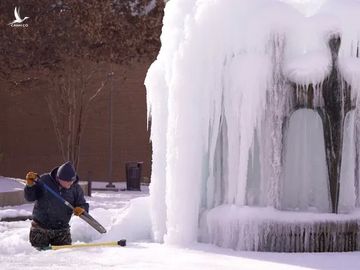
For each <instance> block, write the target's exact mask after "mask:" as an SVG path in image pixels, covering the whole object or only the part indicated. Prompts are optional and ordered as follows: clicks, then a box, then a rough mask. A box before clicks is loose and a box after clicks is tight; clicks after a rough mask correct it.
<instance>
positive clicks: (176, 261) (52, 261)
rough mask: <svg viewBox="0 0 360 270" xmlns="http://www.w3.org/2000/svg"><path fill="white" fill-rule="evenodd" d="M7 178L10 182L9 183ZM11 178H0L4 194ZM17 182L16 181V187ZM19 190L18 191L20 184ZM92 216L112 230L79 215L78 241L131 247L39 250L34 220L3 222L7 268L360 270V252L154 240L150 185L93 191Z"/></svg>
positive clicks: (19, 211)
mask: <svg viewBox="0 0 360 270" xmlns="http://www.w3.org/2000/svg"><path fill="white" fill-rule="evenodd" d="M6 180H7V181H6ZM10 181H13V180H10V179H4V178H1V179H0V192H5V190H6V191H9V189H11V188H10V184H9V182H10ZM13 184H14V183H13ZM14 185H15V187H13V188H15V189H16V188H18V186H17V185H16V184H14ZM87 200H88V201H89V203H90V205H91V208H90V211H91V214H92V215H93V216H94V217H95V218H96V219H98V220H99V221H100V222H101V223H102V224H103V225H104V226H105V227H106V229H107V230H108V233H107V234H105V235H100V234H98V233H97V232H96V231H95V230H93V229H92V228H91V227H89V226H88V225H87V224H86V223H84V222H83V221H82V220H81V219H78V218H76V217H74V218H73V219H72V221H71V229H72V236H73V241H74V243H85V242H104V241H117V240H120V239H122V238H126V239H127V241H128V245H127V246H126V247H92V248H81V249H63V250H57V251H42V252H40V251H37V250H35V249H33V248H32V247H31V246H30V244H29V242H28V233H29V227H30V221H18V222H0V239H1V240H0V262H1V269H150V270H151V269H181V270H186V269H221V270H226V269H360V252H350V253H318V254H314V253H312V254H310V253H308V254H306V253H303V254H299V253H297V254H289V253H260V252H239V251H233V250H229V249H222V248H218V247H215V246H211V245H206V244H198V243H196V244H192V245H190V246H187V247H176V246H170V245H162V244H157V243H153V242H152V241H151V240H150V227H151V225H150V217H149V203H148V187H147V186H142V191H141V192H136V191H132V192H130V191H120V192H105V191H101V192H93V196H92V197H88V198H87ZM31 209H32V204H25V205H21V206H16V207H3V208H0V217H1V216H8V213H9V211H11V212H12V216H16V215H24V214H29V213H30V212H31Z"/></svg>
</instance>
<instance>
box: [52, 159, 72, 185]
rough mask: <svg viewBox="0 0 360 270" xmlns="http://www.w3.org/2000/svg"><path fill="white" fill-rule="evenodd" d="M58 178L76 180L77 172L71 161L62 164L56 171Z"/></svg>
mask: <svg viewBox="0 0 360 270" xmlns="http://www.w3.org/2000/svg"><path fill="white" fill-rule="evenodd" d="M56 176H57V178H58V179H61V180H63V181H68V182H70V181H75V180H76V172H75V169H74V167H73V165H72V164H71V162H70V161H68V162H66V163H64V164H63V165H61V166H60V167H59V169H58V171H57V173H56Z"/></svg>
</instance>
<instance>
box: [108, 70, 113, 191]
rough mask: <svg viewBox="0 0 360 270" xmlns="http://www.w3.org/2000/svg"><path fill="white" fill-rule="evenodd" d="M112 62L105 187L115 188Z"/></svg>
mask: <svg viewBox="0 0 360 270" xmlns="http://www.w3.org/2000/svg"><path fill="white" fill-rule="evenodd" d="M112 65H113V64H112V63H111V64H110V66H111V73H110V74H111V82H110V90H109V171H108V180H109V183H108V184H107V185H106V187H107V188H115V185H114V184H113V183H112V170H113V168H112V165H113V164H112V163H113V125H112V122H113V112H112V92H113V87H114V72H113V66H112Z"/></svg>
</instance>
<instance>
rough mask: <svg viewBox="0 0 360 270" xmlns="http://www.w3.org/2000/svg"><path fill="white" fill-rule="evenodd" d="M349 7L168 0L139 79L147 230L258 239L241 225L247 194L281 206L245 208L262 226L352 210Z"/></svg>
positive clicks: (187, 239)
mask: <svg viewBox="0 0 360 270" xmlns="http://www.w3.org/2000/svg"><path fill="white" fill-rule="evenodd" d="M358 14H360V2H359V1H355V0H352V1H350V0H347V1H335V0H333V1H332V0H328V1H326V0H319V1H296V0H283V1H280V0H268V1H265V0H227V1H221V0H211V1H210V0H171V1H169V2H167V4H166V8H165V17H164V21H163V22H164V26H163V31H162V35H161V42H162V47H161V50H160V53H159V55H158V57H157V60H156V61H155V62H154V63H153V64H152V66H151V67H150V69H149V71H148V75H147V77H146V81H145V84H146V88H147V103H148V117H149V121H150V122H151V141H152V144H153V164H152V176H151V180H152V183H151V187H150V195H151V204H152V212H151V217H152V233H153V238H154V240H155V241H158V242H163V241H164V242H166V243H174V244H187V243H191V242H194V241H197V240H200V241H205V242H212V243H216V244H218V245H220V246H224V247H233V248H236V249H250V250H262V248H260V247H259V245H261V240H260V238H259V237H260V236H259V234H260V232H259V234H257V233H251V234H249V233H240V232H247V231H246V230H245V228H247V227H249V223H248V222H247V219H246V218H244V217H246V213H247V211H248V208H249V207H250V208H251V209H253V210H254V211H253V212H252V213H253V214H252V215H250V216H260V217H261V216H263V215H264V214H263V212H264V211H265V212H266V211H267V212H268V215H270V216H272V214H271V213H273V211H279V212H276V213H277V214H276V215H273V218H272V219H267V220H266V221H264V222H263V223H261V222H259V223H257V222H256V220H258V219H256V218H255V219H252V221H251V222H255V223H256V224H257V226H255V225H252V226H250V227H251V228H253V229H254V230H255V228H260V227H261V226H262V227H261V228H263V229H262V233H261V234H262V235H263V234H264V233H263V232H264V230H265V231H266V230H268V229H269V226H270V225H266V224H273V223H274V222H273V223H272V222H269V220H270V221H276V217H277V216H281V215H283V217H288V219H287V220H286V222H285V221H284V222H285V224H295V225H294V226H295V227H296V228H299V227H298V226H300V229H301V230H303V231H304V232H305V234H306V233H307V234H308V235H310V233H311V232H312V229H311V226H312V225H309V224H313V222H317V221H316V220H315V221H314V220H313V218H312V216H311V215H310V216H309V215H306V213H309V212H310V213H311V212H315V213H318V214H319V215H320V216H321V217H324V219H323V221H325V220H329V219H330V220H331V218H329V216H330V217H333V219H334V220H333V221H332V222H335V223H336V222H337V220H339V219H341V217H342V218H344V219H346V217H347V215H346V213H350V212H354V211H355V212H356V208H357V207H358V205H359V183H358V181H359V175H358V173H359V162H360V161H359V151H360V143H359V140H358V135H357V134H358V132H359V131H360V129H359V128H360V124H359V121H358V119H359V112H358V109H357V108H359V106H356V105H357V103H358V102H360V101H358V99H357V93H358V90H359V89H360V61H359V49H360V46H359V42H360V24H359V23H358ZM333 89H336V91H337V92H336V93H333ZM334 98H335V99H336V101H339V102H340V103H339V105H336V106H337V107H336V106H335V105H334V104H333V99H334ZM329 108H330V111H329ZM334 119H335V120H337V121H338V122H339V123H343V126H339V127H338V126H334V125H333V123H332V122H333V120H334ZM339 130H341V132H340V133H339V134H337V133H336V132H338V131H339ZM342 130H343V132H342ZM335 133H336V134H337V135H336V136H335V135H334V134H335ZM335 137H336V138H338V140H335ZM339 142H340V143H339ZM339 153H340V154H339ZM341 155H342V156H341ZM339 160H342V162H339ZM340 164H341V166H340ZM337 175H338V177H337ZM337 182H339V183H340V184H339V186H338V185H337ZM256 209H258V210H259V211H256ZM229 212H231V213H234V215H233V216H232V218H231V222H230V221H229V220H230V219H229V218H226V217H229V214H228V213H229ZM294 212H295V213H296V214H298V215H300V214H304V216H305V217H308V218H307V219H306V218H305V220H306V221H307V222H300V221H299V223H294V222H293V214H294ZM331 212H336V213H343V215H339V216H336V215H333V214H328V213H331ZM241 213H243V214H241ZM244 213H245V216H244ZM254 213H255V214H254ZM279 213H280V214H279ZM325 215H326V218H325ZM237 217H238V218H237ZM285 219H286V218H285ZM351 219H354V218H351ZM296 220H297V219H296ZM354 220H355V219H354ZM255 223H254V224H255ZM275 223H276V222H275ZM355 223H356V222H355ZM229 224H232V225H231V226H230V225H229ZM259 224H260V225H259ZM264 224H265V225H264ZM299 224H300V225H299ZM301 224H303V225H301ZM229 226H230V228H232V229H229ZM259 226H260V227H259ZM301 226H303V227H301ZM321 226H322V225H321ZM324 226H325V225H324ZM280 227H281V228H282V227H284V226H280ZM280 227H279V228H280ZM285 227H286V226H285ZM295 227H294V230H297V229H295ZM214 228H215V229H214ZM288 228H290V229H289V230H290V232H291V228H293V227H292V226H291V225H289V226H288ZM244 230H245V231H244ZM339 230H340V233H341V232H342V229H341V228H340V229H339ZM235 235H236V236H235ZM246 235H247V237H248V238H246ZM245 238H246V239H245ZM219 239H220V240H219ZM234 241H235V242H234ZM249 242H251V243H252V244H251V245H246V244H244V243H249Z"/></svg>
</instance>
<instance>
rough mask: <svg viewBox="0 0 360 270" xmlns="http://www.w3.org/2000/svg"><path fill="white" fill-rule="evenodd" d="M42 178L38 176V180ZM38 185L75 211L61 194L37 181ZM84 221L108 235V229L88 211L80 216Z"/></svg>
mask: <svg viewBox="0 0 360 270" xmlns="http://www.w3.org/2000/svg"><path fill="white" fill-rule="evenodd" d="M39 178H40V177H39V176H38V179H39ZM36 182H37V183H38V184H40V185H42V186H43V187H44V188H45V189H46V190H47V191H49V192H50V193H51V194H52V195H54V196H55V197H56V198H57V199H59V200H60V201H62V202H63V203H64V204H65V205H66V206H67V207H69V208H70V209H71V210H74V207H73V206H72V205H71V204H70V203H69V202H68V201H66V200H65V199H64V198H63V197H61V196H60V195H59V194H57V193H56V192H55V191H54V190H53V189H52V188H51V187H49V186H48V185H47V184H45V183H43V182H38V181H36ZM79 217H80V218H81V219H82V220H84V221H85V222H87V223H88V224H89V225H90V226H91V227H93V228H94V229H95V230H97V231H98V232H99V233H106V229H105V228H104V227H103V226H102V225H101V224H100V223H99V222H97V221H96V220H95V219H94V218H93V217H92V216H90V215H89V214H88V213H87V212H86V211H84V213H82V214H81V215H80V216H79Z"/></svg>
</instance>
